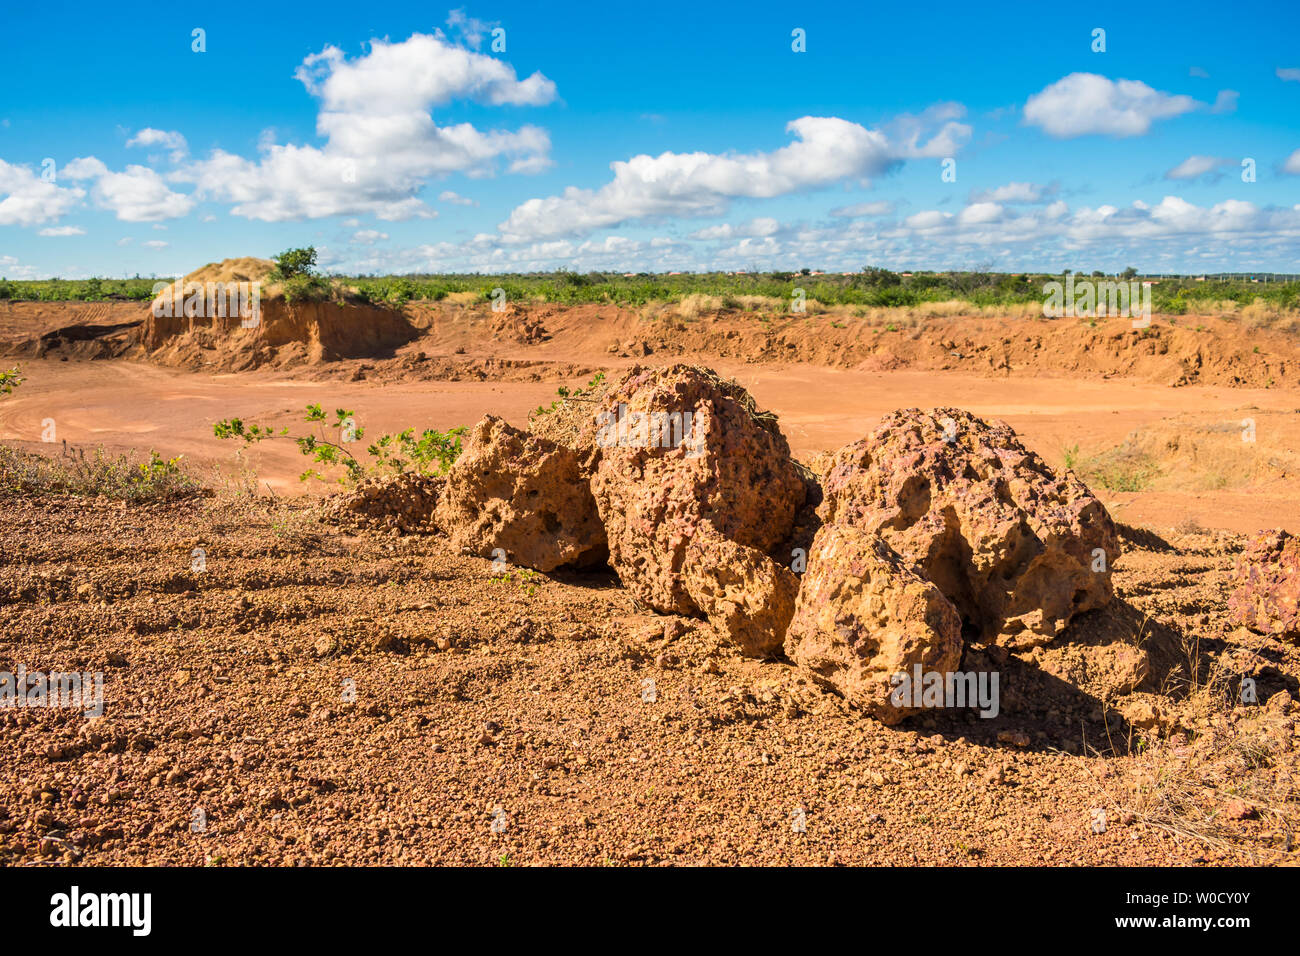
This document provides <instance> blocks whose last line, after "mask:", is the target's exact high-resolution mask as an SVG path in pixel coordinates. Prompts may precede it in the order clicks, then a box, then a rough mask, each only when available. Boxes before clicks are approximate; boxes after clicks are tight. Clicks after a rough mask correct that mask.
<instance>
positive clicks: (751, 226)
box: [690, 216, 781, 240]
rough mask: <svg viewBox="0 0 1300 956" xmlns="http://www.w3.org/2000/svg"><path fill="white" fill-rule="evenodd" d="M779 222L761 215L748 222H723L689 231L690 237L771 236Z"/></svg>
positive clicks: (778, 226) (778, 229)
mask: <svg viewBox="0 0 1300 956" xmlns="http://www.w3.org/2000/svg"><path fill="white" fill-rule="evenodd" d="M780 229H781V224H780V223H779V222H777V221H776V220H775V219H772V218H771V217H768V216H763V217H760V218H758V219H751V220H750V221H749V222H742V223H737V224H736V225H734V226H733V225H732V224H731V223H723V224H722V225H720V226H709V227H708V228H707V229H700V230H698V231H696V232H693V233H691V236H690V237H691V238H692V239H706V240H707V239H739V238H741V237H742V236H750V237H760V238H761V237H763V236H771V235H774V234H775V233H777V232H779V231H780Z"/></svg>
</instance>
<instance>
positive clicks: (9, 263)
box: [0, 256, 39, 279]
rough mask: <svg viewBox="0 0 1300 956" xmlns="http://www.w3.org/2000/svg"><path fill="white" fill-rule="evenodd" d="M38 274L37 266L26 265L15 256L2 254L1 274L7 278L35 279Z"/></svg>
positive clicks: (0, 262)
mask: <svg viewBox="0 0 1300 956" xmlns="http://www.w3.org/2000/svg"><path fill="white" fill-rule="evenodd" d="M38 275H39V273H38V271H37V269H36V267H35V266H25V265H23V264H22V263H21V262H19V261H18V260H17V259H15V258H14V257H13V256H0V276H4V277H5V278H6V279H35V278H37V277H38Z"/></svg>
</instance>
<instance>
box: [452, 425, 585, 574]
mask: <svg viewBox="0 0 1300 956" xmlns="http://www.w3.org/2000/svg"><path fill="white" fill-rule="evenodd" d="M435 521H436V522H437V524H438V527H440V528H441V529H442V530H443V531H444V532H446V534H447V536H448V537H449V538H450V539H451V543H452V544H453V546H455V547H457V548H460V549H461V550H463V551H468V552H469V553H471V554H477V555H479V556H481V557H485V558H490V557H494V552H495V551H496V550H497V549H500V550H501V551H503V552H504V553H505V556H506V560H507V561H509V562H511V563H512V564H519V565H523V566H524V567H528V568H533V569H535V570H537V571H551V570H554V569H555V568H558V567H560V566H562V565H573V566H577V567H582V566H586V565H591V564H598V563H600V562H602V561H604V560H605V556H606V553H607V550H606V544H605V530H604V527H603V526H602V525H601V522H600V516H599V515H598V514H597V512H596V502H595V501H594V500H593V499H592V497H591V490H590V489H589V487H588V485H587V482H586V480H585V478H584V477H583V475H582V473H581V468H580V466H579V463H578V458H577V455H576V454H575V453H574V452H573V451H572V449H569V448H565V447H563V446H561V445H557V444H555V443H554V442H552V441H548V440H547V439H545V438H541V437H538V436H536V435H530V434H529V433H528V432H524V431H520V430H519V429H518V428H514V427H513V426H511V425H509V424H507V423H506V422H504V421H502V420H501V419H499V418H496V417H495V416H492V415H488V416H487V417H486V418H484V419H483V420H482V421H480V422H479V423H478V424H477V425H475V426H474V430H473V432H472V433H471V434H470V437H469V441H468V443H467V444H466V447H465V450H464V452H463V453H462V454H461V456H460V458H459V459H458V460H457V461H456V463H455V464H454V465H453V466H452V467H451V470H450V471H449V472H448V473H447V482H446V485H445V487H444V488H443V490H442V494H441V496H440V498H439V501H438V507H437V511H436V512H435Z"/></svg>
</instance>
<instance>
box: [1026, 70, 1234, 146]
mask: <svg viewBox="0 0 1300 956" xmlns="http://www.w3.org/2000/svg"><path fill="white" fill-rule="evenodd" d="M1225 94H1230V95H1229V96H1227V99H1226V100H1225ZM1235 97H1236V94H1235V93H1233V92H1232V91H1231V90H1225V91H1224V93H1220V94H1219V99H1218V101H1217V103H1216V106H1223V105H1224V104H1226V103H1227V102H1229V101H1232V102H1235ZM1205 105H1206V104H1204V103H1201V102H1199V101H1197V100H1195V99H1193V98H1192V97H1190V96H1182V95H1174V94H1171V93H1163V92H1161V91H1160V90H1155V89H1152V88H1151V87H1149V86H1147V85H1146V84H1145V83H1143V82H1141V81H1140V80H1111V79H1107V78H1106V77H1104V76H1099V75H1097V74H1096V73H1071V74H1070V75H1069V76H1067V77H1064V78H1062V79H1060V80H1057V81H1056V82H1055V83H1053V84H1052V85H1050V86H1048V87H1047V88H1045V89H1043V90H1042V91H1040V92H1038V93H1035V94H1034V95H1033V96H1031V97H1029V100H1028V101H1027V102H1026V103H1025V109H1024V120H1025V123H1026V124H1028V125H1030V126H1037V127H1039V128H1040V129H1042V130H1043V131H1044V132H1045V133H1047V134H1048V135H1049V136H1054V137H1056V138H1057V139H1069V138H1072V137H1075V136H1087V135H1089V134H1100V135H1105V136H1142V135H1144V134H1145V133H1146V132H1147V131H1148V130H1150V129H1151V124H1152V123H1153V122H1155V121H1156V120H1161V119H1169V118H1171V117H1174V116H1181V115H1182V114H1184V113H1190V112H1191V111H1192V110H1195V109H1198V108H1202V107H1205Z"/></svg>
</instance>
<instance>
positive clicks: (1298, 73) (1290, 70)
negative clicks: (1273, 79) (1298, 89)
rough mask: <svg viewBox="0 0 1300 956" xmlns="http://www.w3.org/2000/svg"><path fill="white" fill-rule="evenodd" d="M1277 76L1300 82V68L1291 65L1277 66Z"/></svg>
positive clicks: (1285, 79) (1281, 78) (1284, 79)
mask: <svg viewBox="0 0 1300 956" xmlns="http://www.w3.org/2000/svg"><path fill="white" fill-rule="evenodd" d="M1277 78H1278V79H1279V80H1283V81H1289V82H1292V83H1300V69H1297V68H1296V67H1290V66H1279V67H1278V68H1277Z"/></svg>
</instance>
